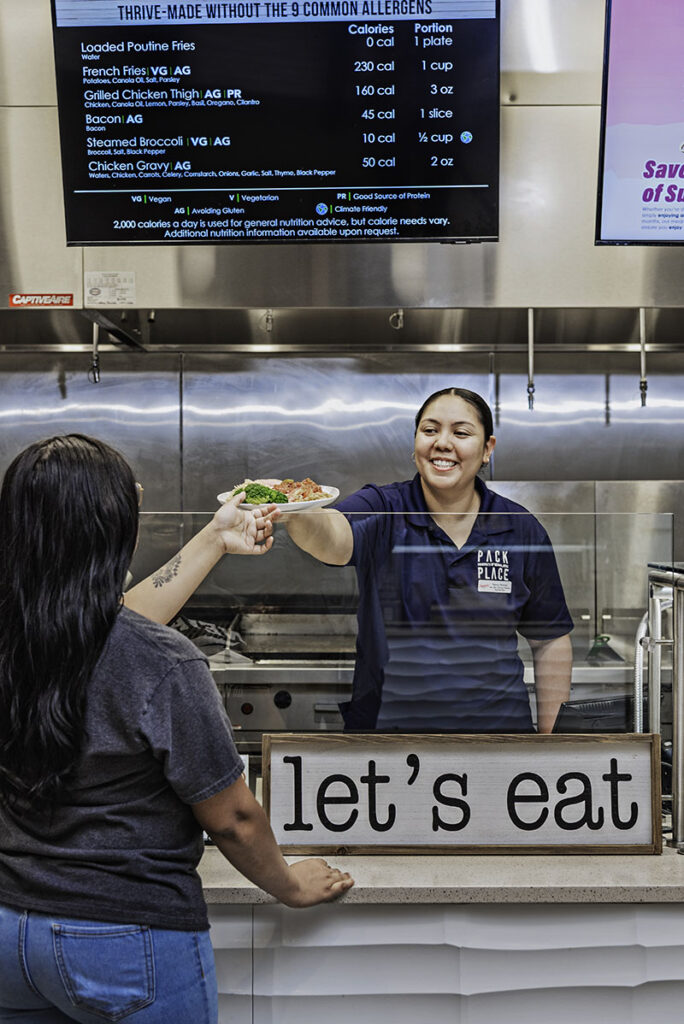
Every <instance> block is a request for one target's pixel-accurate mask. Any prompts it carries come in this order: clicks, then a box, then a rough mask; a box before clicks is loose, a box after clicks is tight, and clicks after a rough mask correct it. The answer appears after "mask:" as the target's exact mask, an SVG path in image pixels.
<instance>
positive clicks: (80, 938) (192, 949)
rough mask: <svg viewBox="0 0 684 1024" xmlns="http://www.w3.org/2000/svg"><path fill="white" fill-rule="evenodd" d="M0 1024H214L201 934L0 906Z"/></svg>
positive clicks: (210, 958)
mask: <svg viewBox="0 0 684 1024" xmlns="http://www.w3.org/2000/svg"><path fill="white" fill-rule="evenodd" d="M0 1021H2V1022H5V1021H14V1022H20V1021H23V1022H24V1024H69V1022H70V1021H80V1022H81V1024H96V1022H97V1024H102V1022H103V1021H125V1022H126V1024H217V1021H218V997H217V993H216V974H215V970H214V954H213V950H212V948H211V942H210V939H209V932H208V931H206V932H181V931H169V930H166V929H164V928H149V927H147V926H145V925H137V924H112V923H107V922H104V921H84V920H76V919H73V918H65V917H61V916H59V915H52V914H38V913H35V912H34V911H24V912H21V911H17V910H13V909H11V908H10V907H6V906H4V905H3V904H0Z"/></svg>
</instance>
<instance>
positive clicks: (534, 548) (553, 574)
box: [518, 523, 574, 640]
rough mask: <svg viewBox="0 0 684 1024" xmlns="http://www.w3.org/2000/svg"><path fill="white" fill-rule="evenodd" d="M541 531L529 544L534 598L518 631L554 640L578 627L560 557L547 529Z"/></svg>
mask: <svg viewBox="0 0 684 1024" xmlns="http://www.w3.org/2000/svg"><path fill="white" fill-rule="evenodd" d="M536 525H537V527H538V531H537V532H536V535H533V536H532V537H531V539H530V541H529V542H528V545H529V552H528V555H527V559H526V566H525V582H526V584H527V586H528V588H529V591H530V596H529V598H528V599H527V601H526V603H525V605H524V607H523V609H522V613H521V616H520V622H519V625H518V632H520V633H521V634H522V635H523V636H524V637H525V638H526V639H528V640H554V639H556V638H557V637H559V636H565V634H566V633H569V632H570V631H571V630H572V629H573V628H574V623H573V621H572V616H571V615H570V611H569V610H568V606H567V604H566V602H565V594H564V593H563V584H562V583H561V578H560V573H559V572H558V565H557V563H556V556H555V554H554V551H553V546H552V544H551V540H550V539H549V535H548V534H547V532H546V530H545V529H544V528H543V527H542V526H541V525H540V524H539V523H537V524H536Z"/></svg>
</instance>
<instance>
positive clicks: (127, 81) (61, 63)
mask: <svg viewBox="0 0 684 1024" xmlns="http://www.w3.org/2000/svg"><path fill="white" fill-rule="evenodd" d="M52 10H53V23H54V25H53V27H54V40H55V56H56V69H57V91H58V106H59V122H60V136H61V149H62V169H63V177H64V193H65V208H66V224H67V243H68V244H69V245H125V244H136V245H137V244H155V245H160V244H179V243H180V244H204V245H216V244H221V243H240V242H243V243H244V242H247V243H252V242H255V243H258V242H269V243H272V242H319V241H323V242H331V241H334V242H339V241H355V242H358V241H364V242H368V241H384V242H386V241H394V240H399V241H402V240H410V241H417V240H437V241H443V242H448V241H466V242H467V241H483V240H489V241H493V240H496V238H497V235H498V175H499V7H498V0H231V2H209V0H204V2H201V3H200V2H194V3H166V2H164V3H119V2H116V0H52Z"/></svg>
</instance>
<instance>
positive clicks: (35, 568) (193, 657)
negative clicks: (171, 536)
mask: <svg viewBox="0 0 684 1024" xmlns="http://www.w3.org/2000/svg"><path fill="white" fill-rule="evenodd" d="M236 507H237V506H236ZM243 514H244V513H243ZM236 515H237V513H236ZM238 518H239V515H238ZM249 529H250V530H251V531H252V542H254V531H255V530H256V527H255V526H251V527H249ZM137 533H138V496H137V488H136V482H135V480H134V478H133V475H132V473H131V470H130V468H129V466H128V465H127V463H126V462H125V461H124V459H123V458H122V457H121V456H120V455H119V454H118V453H117V452H115V451H114V450H113V449H112V448H110V447H108V446H107V445H105V444H103V443H102V442H99V441H97V440H95V439H93V438H89V437H86V436H83V435H78V434H72V435H67V436H62V437H54V438H50V439H48V440H45V441H42V442H38V443H36V444H33V445H31V446H30V447H29V448H27V449H26V450H25V451H23V452H22V453H21V454H20V455H18V456H17V458H16V459H15V460H14V461H13V463H12V464H11V466H10V467H9V469H8V471H7V473H6V475H5V478H4V481H3V485H2V490H1V491H0V1021H10V1020H11V1021H15V1022H16V1021H22V1020H25V1021H27V1022H29V1021H31V1022H36V1024H37V1022H40V1024H66V1022H68V1021H74V1020H75V1021H80V1022H82V1024H87V1022H93V1021H102V1020H103V1019H104V1020H120V1019H125V1020H126V1021H127V1022H128V1021H130V1022H131V1024H160V1022H162V1021H163V1022H164V1024H190V1022H192V1024H205V1022H206V1024H213V1022H215V1021H216V1019H217V994H216V982H215V975H214V965H213V957H212V951H211V945H210V942H209V937H208V921H207V912H206V906H205V904H204V900H203V897H202V890H201V884H200V879H199V876H198V874H197V871H196V866H197V863H198V861H199V859H200V856H201V853H202V830H203V829H205V830H206V831H207V832H209V833H210V834H211V835H212V836H213V838H214V840H215V841H216V843H217V845H218V846H219V848H220V849H221V851H222V852H223V853H224V854H225V856H226V857H227V858H228V859H229V860H230V861H231V862H232V863H233V864H234V865H235V866H236V867H237V868H238V869H239V870H240V871H242V872H243V873H244V874H245V875H247V877H248V878H250V879H251V880H252V881H254V882H255V883H256V884H257V885H260V886H261V887H263V888H264V889H266V890H267V891H268V892H270V893H271V894H273V895H274V896H276V897H277V898H278V899H280V900H281V901H282V902H284V903H286V904H287V905H288V906H293V907H301V906H310V905H313V904H315V903H319V902H322V901H326V900H331V899H334V898H335V897H336V896H338V895H340V894H341V893H342V892H344V891H346V890H347V889H348V888H349V887H350V886H351V885H352V884H353V882H352V880H351V879H350V878H349V876H348V875H343V874H342V873H340V872H339V871H336V870H334V869H332V868H330V867H328V865H327V864H326V863H325V862H324V861H322V860H319V859H314V860H306V861H300V862H298V863H296V864H294V865H292V866H288V864H287V863H286V861H285V860H284V859H283V857H282V855H281V853H280V851H279V849H278V846H277V844H276V842H275V839H274V837H273V833H272V832H271V829H270V826H269V824H268V821H267V819H266V817H265V815H264V813H263V811H262V809H261V808H260V807H259V805H258V804H257V803H256V801H255V800H254V798H253V796H252V795H251V793H250V791H249V789H248V788H247V786H246V785H245V783H244V781H243V779H242V771H243V764H242V762H241V760H240V757H239V756H238V754H237V751H236V749H235V745H234V743H233V738H232V733H231V728H230V723H229V721H228V719H227V717H226V714H225V710H224V708H223V705H222V703H221V701H220V699H219V696H218V693H217V690H216V687H215V685H214V683H213V680H212V677H211V675H210V673H209V670H208V668H207V665H206V661H205V659H204V658H203V656H202V655H201V654H200V653H199V652H198V650H197V648H196V647H195V646H194V645H193V644H192V643H190V641H188V640H187V639H185V638H184V637H182V636H180V635H179V634H178V633H176V632H175V631H173V630H170V629H167V628H166V627H164V626H160V625H157V624H155V623H153V622H151V621H149V620H147V619H145V618H143V617H142V616H140V615H139V614H137V613H136V612H135V611H133V610H131V609H130V608H126V607H125V606H124V605H123V601H122V591H123V587H124V580H125V577H126V573H127V570H128V565H129V563H130V560H131V556H132V554H133V551H134V549H135V545H136V539H137ZM247 546H248V547H249V544H248V545H247Z"/></svg>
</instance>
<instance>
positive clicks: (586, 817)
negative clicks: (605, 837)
mask: <svg viewBox="0 0 684 1024" xmlns="http://www.w3.org/2000/svg"><path fill="white" fill-rule="evenodd" d="M572 779H576V780H577V781H578V782H581V783H582V792H581V793H577V794H576V795H575V796H569V797H567V799H565V800H559V801H558V803H557V804H556V807H555V810H554V812H553V816H554V818H555V819H556V824H557V825H558V827H559V828H562V829H565V831H566V832H571V831H572V830H573V829H577V828H582V827H583V826H584V825H586V826H587V827H588V828H590V829H592V830H593V831H596V829H599V828H603V821H604V814H603V808H602V807H599V808H598V809H597V811H596V818H592V816H591V812H592V792H591V779H590V778H589V776H588V775H585V774H584V772H566V773H565V775H561V777H560V778H559V780H558V782H557V783H556V789H557V790H558V792H559V793H567V791H568V782H570V781H571V780H572ZM581 803H583V804H584V813H583V815H582V817H581V818H578V819H577V821H566V820H565V818H564V817H563V811H564V810H565V808H566V807H572V806H574V805H575V804H581Z"/></svg>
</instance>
